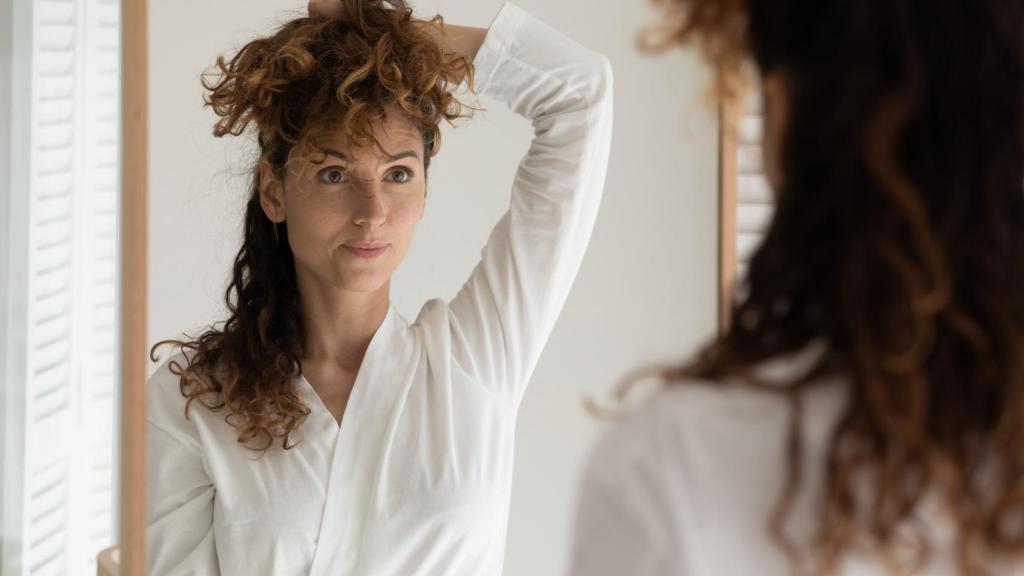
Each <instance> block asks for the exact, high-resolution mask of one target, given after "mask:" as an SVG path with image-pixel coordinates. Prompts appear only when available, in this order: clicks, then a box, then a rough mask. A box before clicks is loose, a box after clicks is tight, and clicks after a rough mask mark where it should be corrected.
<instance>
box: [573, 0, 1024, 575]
mask: <svg viewBox="0 0 1024 576" xmlns="http://www.w3.org/2000/svg"><path fill="white" fill-rule="evenodd" d="M658 4H659V6H661V7H662V8H664V9H665V11H666V23H667V24H666V25H665V26H664V27H656V28H655V30H653V31H652V34H654V37H653V39H654V40H655V44H658V45H660V46H662V47H668V46H671V45H677V44H689V43H696V44H697V45H698V46H700V47H702V49H703V52H704V54H705V55H706V56H708V57H709V59H710V61H711V64H712V65H713V66H714V69H715V70H717V71H719V73H720V76H719V82H718V86H719V87H720V88H724V89H725V93H726V94H727V95H730V94H731V95H733V96H736V94H737V93H736V87H737V83H736V80H737V79H738V78H741V76H738V74H739V73H740V72H741V70H742V66H743V65H744V62H745V61H746V60H747V58H748V57H751V58H752V59H753V61H754V62H755V63H756V67H757V70H758V72H759V73H760V83H761V85H762V87H763V90H764V95H765V104H766V106H765V109H766V114H767V118H766V127H765V131H764V133H765V148H764V152H765V154H764V155H765V166H766V171H767V172H768V175H769V177H770V180H771V184H772V187H773V189H774V190H775V191H776V196H777V208H776V214H775V217H774V219H773V221H772V222H771V224H770V227H769V229H768V232H767V236H766V239H765V241H764V243H763V245H762V246H761V247H760V248H759V250H758V251H757V252H756V254H755V255H754V257H753V260H752V263H751V266H750V269H749V273H748V276H747V277H746V279H745V286H744V290H743V293H744V296H742V297H741V299H740V300H739V301H738V302H737V304H736V305H735V306H734V309H733V313H732V315H731V321H730V324H729V325H728V327H727V329H726V330H725V332H724V334H722V335H721V337H720V338H718V339H717V340H716V341H715V342H713V343H712V344H711V345H710V346H709V347H708V348H707V349H706V350H705V352H704V353H703V354H702V355H701V356H700V357H699V358H698V359H697V360H696V361H694V362H692V363H689V364H687V365H684V366H680V367H678V368H674V369H669V370H665V371H664V373H663V374H662V377H663V379H664V381H665V382H666V385H665V386H664V387H663V388H662V389H660V390H659V392H657V393H656V395H655V396H654V397H653V398H652V399H650V401H649V402H647V403H645V404H644V405H643V406H642V408H640V409H638V410H636V411H635V412H634V413H633V414H631V415H629V416H628V417H627V418H626V419H625V421H624V422H622V423H621V424H620V425H618V426H617V427H615V428H614V429H612V430H611V431H609V433H608V434H607V435H606V436H605V437H604V438H603V439H602V441H601V442H600V443H599V445H598V447H597V448H596V450H595V452H594V453H593V455H592V457H591V459H590V462H589V464H588V466H587V471H586V473H585V476H584V479H583V487H582V491H581V496H580V503H579V514H578V521H577V522H578V524H577V537H576V545H575V550H574V553H573V558H574V559H573V566H572V571H571V573H572V574H574V575H580V576H583V575H586V576H604V575H609V576H610V575H612V574H614V575H617V576H618V575H621V574H630V575H632V576H645V575H655V574H657V575H669V574H672V575H680V576H681V575H688V576H705V575H713V576H731V575H742V576H749V575H755V574H756V575H771V574H790V573H794V574H857V575H866V574H912V573H916V574H929V575H937V574H960V575H978V574H1011V573H1012V574H1021V573H1024V563H1022V562H1024V556H1022V554H1021V553H1022V552H1024V194H1022V182H1024V41H1022V39H1024V5H1022V4H1021V2H1020V1H1019V0H948V1H926V2H911V1H902V0H861V1H857V2H840V1H838V0H792V1H787V2H775V1H768V0H663V1H661V2H659V3H658Z"/></svg>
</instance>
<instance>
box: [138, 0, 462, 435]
mask: <svg viewBox="0 0 1024 576" xmlns="http://www.w3.org/2000/svg"><path fill="white" fill-rule="evenodd" d="M339 1H340V0H339ZM443 24H444V23H443V20H442V19H441V17H440V16H437V17H435V18H433V19H431V20H426V21H424V20H416V19H414V18H413V16H412V10H411V9H410V8H409V7H408V6H407V5H406V3H405V2H404V0H386V1H385V0H345V1H344V2H343V10H342V13H341V14H340V15H339V16H337V17H333V18H327V19H325V18H299V19H296V20H293V21H290V22H288V23H286V24H284V25H283V26H282V27H281V28H280V29H279V30H277V31H276V32H275V33H274V34H272V35H270V36H268V37H265V38H258V39H256V40H253V41H251V42H249V43H248V44H246V45H245V46H244V47H242V49H241V50H239V51H238V53H237V54H235V56H234V57H233V58H231V60H230V61H225V59H224V58H223V57H218V58H217V62H216V72H213V73H207V74H204V75H203V78H202V84H203V87H204V88H205V89H206V90H207V91H208V93H207V94H206V96H205V98H204V101H205V103H206V104H207V105H208V106H210V107H211V108H212V109H213V111H214V112H215V113H216V114H217V116H218V117H219V120H218V121H217V123H216V124H215V125H214V129H213V133H214V135H215V136H218V137H220V136H225V135H228V134H232V135H236V136H237V135H240V134H242V133H244V132H245V130H246V128H247V127H248V126H249V125H250V124H253V125H255V127H256V128H257V130H258V135H257V139H258V143H259V148H260V155H259V158H258V161H259V160H263V159H266V160H268V161H269V162H270V165H271V167H272V168H273V171H274V173H275V174H276V175H278V176H279V177H280V176H281V175H282V174H283V170H284V167H285V166H286V164H287V163H288V161H289V157H290V156H292V157H293V158H294V157H295V156H296V155H308V156H309V157H310V158H314V161H316V160H315V158H316V156H317V154H318V153H319V145H320V142H322V138H324V137H325V135H326V134H328V133H329V132H336V131H338V130H343V131H344V134H345V136H346V137H347V139H348V141H349V142H350V143H352V144H353V145H354V146H369V145H377V146H378V147H379V146H380V144H379V142H378V140H377V139H376V137H375V135H374V130H373V126H374V123H375V122H377V121H382V120H384V119H386V118H387V117H388V113H389V110H390V111H392V112H394V111H395V110H398V111H399V113H400V114H402V115H403V117H404V118H405V119H406V120H408V121H410V122H413V123H414V124H418V126H419V127H420V129H421V130H422V133H423V143H424V149H425V154H424V165H425V167H428V166H429V160H430V157H431V156H433V155H435V154H436V153H437V152H438V150H439V147H440V123H441V121H442V120H444V121H447V122H449V123H453V122H454V121H455V120H456V119H458V118H463V117H468V116H470V115H471V113H472V108H471V107H470V106H468V105H466V104H464V103H462V102H461V101H459V100H458V99H457V98H456V96H455V94H454V91H455V89H456V88H457V82H458V81H460V80H461V79H462V78H466V80H467V85H468V87H469V89H470V90H472V89H473V66H472V63H471V62H469V61H468V59H467V58H465V57H463V56H459V55H457V54H454V53H450V52H446V51H444V50H443V49H442V47H441V44H440V43H439V42H438V38H440V37H441V35H443V34H444V26H443ZM293 151H294V153H293ZM257 166H258V162H257ZM278 238H280V241H278ZM286 238H287V224H286V223H283V224H282V225H281V226H280V233H279V231H278V230H277V229H275V228H274V224H273V223H272V222H271V221H270V220H269V219H268V218H267V217H266V216H265V214H264V213H263V210H262V208H261V207H260V201H259V172H258V169H254V170H253V185H252V193H251V196H250V198H249V200H248V203H247V205H246V211H245V220H244V232H243V239H242V246H241V248H240V249H239V251H238V254H237V256H236V257H235V260H234V266H233V269H232V275H231V281H230V283H229V285H228V287H227V290H226V292H225V296H224V298H225V301H226V303H227V308H228V311H229V316H228V318H227V320H226V321H225V322H224V323H223V326H222V327H221V328H217V327H216V326H214V327H210V328H209V329H207V330H206V331H205V332H203V333H202V334H201V335H200V336H198V337H191V336H188V335H186V338H187V339H186V340H177V339H172V340H163V341H160V342H157V343H156V344H154V345H153V348H152V349H151V350H150V358H151V360H152V361H154V362H156V361H158V357H157V356H156V350H157V348H158V347H160V346H163V345H176V346H180V347H181V349H182V351H184V352H186V358H187V366H182V365H181V364H180V363H178V362H177V361H174V360H172V361H171V362H170V363H169V368H170V370H171V372H172V373H174V374H175V375H177V376H179V378H180V389H181V393H182V395H183V396H184V397H185V398H186V399H187V400H186V403H185V416H186V418H187V417H188V409H189V406H190V405H191V403H192V402H193V401H199V402H200V404H202V405H203V406H205V407H206V408H207V409H209V410H211V411H215V412H216V411H220V410H226V416H225V419H226V420H227V422H228V423H229V424H231V425H232V426H233V427H234V428H235V429H236V430H237V431H238V442H239V444H242V445H244V446H246V447H247V448H249V449H251V450H253V451H255V452H257V453H260V454H262V453H265V452H266V451H267V450H268V449H269V448H270V447H271V446H272V445H273V444H274V442H275V439H280V440H281V446H282V447H283V448H284V449H289V448H291V447H292V446H293V444H291V443H290V442H289V437H290V435H291V434H292V433H293V432H294V431H295V430H296V429H297V428H298V426H299V425H300V424H301V423H302V422H303V420H304V419H305V418H306V417H307V416H308V415H309V413H310V411H309V407H307V406H305V405H304V403H303V401H302V399H301V397H300V396H299V393H298V391H297V390H296V388H295V382H294V379H295V378H296V377H297V376H298V375H300V374H301V370H302V367H301V365H300V362H299V360H300V358H302V357H303V351H304V350H305V346H306V342H305V332H304V327H303V322H302V318H301V316H300V313H299V294H298V290H297V285H296V279H295V265H294V260H293V256H292V252H291V249H290V247H289V245H288V242H287V240H286Z"/></svg>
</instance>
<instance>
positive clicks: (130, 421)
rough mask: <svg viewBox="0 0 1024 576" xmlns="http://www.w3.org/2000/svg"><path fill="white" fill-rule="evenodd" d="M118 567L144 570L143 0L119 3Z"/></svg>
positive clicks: (129, 574)
mask: <svg viewBox="0 0 1024 576" xmlns="http://www.w3.org/2000/svg"><path fill="white" fill-rule="evenodd" d="M121 23H122V25H121V45H122V46H123V59H122V66H123V73H122V82H123V86H122V104H121V106H122V118H123V120H122V122H123V124H122V128H121V137H122V140H121V142H122V147H121V150H122V151H123V152H122V156H121V159H122V162H121V294H120V296H121V298H120V299H121V303H120V305H121V326H120V329H121V530H120V533H121V538H120V555H121V563H120V574H121V575H122V576H144V574H145V566H146V561H145V543H146V360H147V358H148V354H147V352H148V350H146V338H147V336H146V293H147V287H146V250H147V239H146V222H147V218H148V214H147V198H146V197H147V187H146V185H147V177H148V176H147V175H148V158H147V156H148V106H147V101H148V86H147V81H148V72H147V69H148V45H147V42H148V33H147V30H148V18H147V0H123V1H122V4H121Z"/></svg>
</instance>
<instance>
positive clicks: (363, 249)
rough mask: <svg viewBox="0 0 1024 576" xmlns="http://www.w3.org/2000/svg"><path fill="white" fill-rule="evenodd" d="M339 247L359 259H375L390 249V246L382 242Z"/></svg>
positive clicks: (356, 243) (355, 243)
mask: <svg viewBox="0 0 1024 576" xmlns="http://www.w3.org/2000/svg"><path fill="white" fill-rule="evenodd" d="M341 246H342V248H344V249H345V250H348V251H349V253H351V254H353V255H355V256H358V257H359V258H376V257H377V256H380V255H381V254H383V253H384V252H386V251H387V250H388V248H390V247H391V245H390V244H387V243H383V242H352V243H351V244H342V245H341Z"/></svg>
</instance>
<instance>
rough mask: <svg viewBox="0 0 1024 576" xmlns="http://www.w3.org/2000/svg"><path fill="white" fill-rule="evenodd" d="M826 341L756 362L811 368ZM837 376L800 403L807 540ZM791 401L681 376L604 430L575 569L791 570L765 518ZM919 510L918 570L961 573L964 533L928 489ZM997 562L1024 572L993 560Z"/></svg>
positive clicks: (865, 560)
mask: <svg viewBox="0 0 1024 576" xmlns="http://www.w3.org/2000/svg"><path fill="white" fill-rule="evenodd" d="M823 351H824V348H823V347H822V346H821V345H820V344H819V343H814V344H812V345H809V346H808V347H807V348H806V349H805V350H803V351H801V352H799V353H796V354H794V355H791V356H788V357H780V358H777V359H773V360H770V361H768V362H765V363H763V364H761V365H760V366H758V367H757V368H756V370H757V372H758V379H759V380H761V381H767V382H772V381H777V382H785V381H788V380H790V379H791V378H793V377H794V376H797V375H801V374H806V373H807V370H808V369H810V367H812V366H813V364H814V361H815V359H816V358H818V357H819V356H820V354H821V353H822V352H823ZM847 385H848V382H847V380H846V379H845V378H844V377H840V376H836V377H831V378H829V379H827V380H823V381H821V382H820V383H818V385H816V386H813V387H811V388H810V389H809V390H808V391H807V392H806V393H805V396H804V399H803V406H802V413H803V419H802V436H801V438H802V443H803V452H802V454H803V456H802V457H803V474H802V476H801V486H802V489H801V491H800V492H799V494H798V496H797V498H796V500H795V501H794V505H793V508H792V510H791V514H790V519H789V521H788V523H787V525H786V532H787V535H788V536H789V537H790V538H792V539H794V540H795V541H797V542H800V543H802V544H803V545H804V546H806V543H807V542H809V541H811V536H812V534H813V533H814V531H815V529H816V528H817V510H818V509H817V504H818V503H819V499H820V496H821V490H820V488H821V482H822V476H823V471H824V465H825V460H826V455H827V450H828V441H829V436H830V434H831V432H832V430H833V428H834V426H835V424H836V422H837V421H838V419H839V418H840V416H841V415H842V411H843V409H844V407H845V406H846V402H847V398H848V388H847ZM790 413H791V411H790V407H789V402H788V401H787V400H786V399H784V398H783V397H782V396H780V395H777V394H772V393H768V392H765V391H760V390H754V389H752V388H750V387H745V386H742V385H727V386H723V385H722V384H720V383H714V382H675V383H672V384H669V385H667V386H666V387H665V388H664V389H662V390H660V391H659V392H657V393H656V394H654V395H652V397H650V398H648V399H647V400H646V401H645V402H644V403H643V405H642V406H641V407H639V408H638V409H636V410H635V411H633V412H632V413H631V414H629V415H628V416H627V417H626V418H625V419H624V420H623V421H621V422H619V423H617V424H616V425H615V426H614V427H612V428H610V429H609V430H607V431H606V432H605V433H604V434H603V436H602V437H601V439H600V440H599V441H598V443H597V444H596V446H595V448H594V449H593V451H592V453H591V456H590V458H589V461H588V463H587V466H586V469H585V472H584V474H583V478H582V482H581V487H580V491H579V496H578V498H579V501H578V511H577V517H576V528H575V532H576V534H575V543H574V546H573V551H572V560H571V569H570V570H569V574H570V575H571V576H623V575H626V574H628V575H629V576H752V575H758V576H762V575H763V576H775V575H778V576H789V575H790V574H792V573H793V572H791V570H790V564H789V562H788V559H787V557H786V556H785V554H784V553H783V552H782V551H781V549H780V548H779V547H778V546H777V545H776V544H775V542H774V541H773V540H772V539H771V538H770V537H769V532H768V525H769V524H768V522H769V517H770V515H771V514H772V512H773V510H774V507H775V505H776V503H777V501H778V497H779V494H780V493H781V491H782V489H783V487H784V482H785V480H786V471H787V469H786V464H785V462H786V460H785V458H786V438H787V433H788V425H789V419H790ZM915 515H916V516H917V518H918V519H919V520H921V521H922V524H921V525H922V526H926V527H927V528H928V530H929V532H928V534H927V535H928V537H929V538H930V539H931V544H932V546H933V550H932V556H931V562H930V563H929V564H928V565H927V566H926V567H925V569H924V570H923V571H922V572H920V573H919V574H920V576H954V575H955V574H958V572H957V570H956V567H957V563H956V556H955V554H956V549H957V548H956V547H957V544H956V534H955V530H954V528H953V523H952V522H951V520H950V517H949V513H948V511H947V510H946V509H945V507H944V505H943V504H942V502H941V500H940V499H938V498H936V497H935V494H930V495H928V496H927V497H926V498H924V499H922V501H921V504H920V506H919V509H918V510H917V511H915ZM992 568H993V569H994V570H995V572H993V574H1007V575H1009V574H1021V573H1024V566H1017V567H1016V569H1012V568H1009V567H1007V566H1003V565H999V564H996V565H993V567H992ZM840 570H841V571H840V574H842V575H843V576H885V575H887V574H888V572H887V571H886V570H885V566H884V564H882V562H881V561H880V559H879V558H878V557H875V556H871V555H870V554H868V553H864V552H858V553H853V554H850V555H849V556H848V557H846V558H844V561H843V564H842V566H841V567H840Z"/></svg>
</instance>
